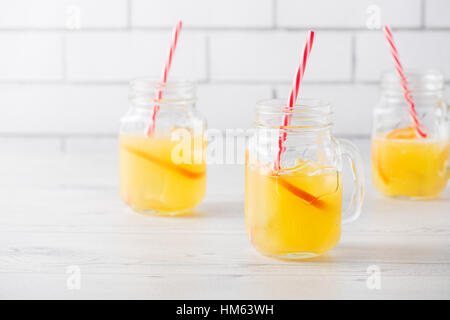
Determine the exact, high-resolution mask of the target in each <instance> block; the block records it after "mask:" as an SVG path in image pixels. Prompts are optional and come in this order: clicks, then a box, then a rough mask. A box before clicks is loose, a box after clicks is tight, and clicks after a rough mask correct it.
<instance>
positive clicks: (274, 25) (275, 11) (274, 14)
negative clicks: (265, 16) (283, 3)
mask: <svg viewBox="0 0 450 320" xmlns="http://www.w3.org/2000/svg"><path fill="white" fill-rule="evenodd" d="M277 14H278V1H277V0H272V29H273V30H276V29H277V27H278V19H277Z"/></svg>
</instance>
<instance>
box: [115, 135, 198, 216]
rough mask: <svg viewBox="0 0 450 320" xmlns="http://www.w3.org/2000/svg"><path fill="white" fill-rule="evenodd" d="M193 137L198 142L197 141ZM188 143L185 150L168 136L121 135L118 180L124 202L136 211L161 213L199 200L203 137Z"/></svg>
mask: <svg viewBox="0 0 450 320" xmlns="http://www.w3.org/2000/svg"><path fill="white" fill-rule="evenodd" d="M195 139H197V142H198V141H201V142H200V143H199V144H198V143H197V144H196V141H195ZM190 142H191V144H190V145H191V147H190V148H188V149H187V150H186V148H184V149H183V148H179V143H180V142H179V141H173V140H171V139H170V138H150V137H138V136H127V135H121V136H120V138H119V179H120V195H121V197H122V199H123V201H124V202H125V203H127V204H128V205H129V206H131V207H132V208H133V209H134V210H136V211H138V212H144V213H160V214H178V213H182V212H186V211H189V210H190V209H192V208H194V207H195V206H196V205H197V204H198V203H200V201H201V200H202V199H203V197H204V195H205V191H206V163H205V161H204V158H203V156H202V153H203V148H204V143H203V140H202V137H197V138H195V137H194V138H192V141H190ZM183 152H189V153H191V154H188V155H186V154H185V155H183ZM196 154H200V158H199V157H196V156H195V155H196ZM183 159H184V161H181V162H180V160H183ZM186 159H187V161H186ZM199 159H200V160H199Z"/></svg>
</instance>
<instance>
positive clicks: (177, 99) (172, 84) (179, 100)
mask: <svg viewBox="0 0 450 320" xmlns="http://www.w3.org/2000/svg"><path fill="white" fill-rule="evenodd" d="M160 93H162V94H161V95H160ZM158 97H160V98H159V99H158ZM129 98H130V100H132V101H134V102H135V104H137V105H141V106H145V105H148V104H152V103H160V104H170V105H174V104H175V105H176V104H186V103H192V102H195V101H197V96H196V84H195V82H193V81H190V80H186V79H183V78H171V79H170V80H169V81H167V82H166V83H161V82H160V81H159V80H156V79H155V78H137V79H134V80H132V81H130V97H129Z"/></svg>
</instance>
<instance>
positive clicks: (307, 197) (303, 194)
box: [278, 177, 325, 209]
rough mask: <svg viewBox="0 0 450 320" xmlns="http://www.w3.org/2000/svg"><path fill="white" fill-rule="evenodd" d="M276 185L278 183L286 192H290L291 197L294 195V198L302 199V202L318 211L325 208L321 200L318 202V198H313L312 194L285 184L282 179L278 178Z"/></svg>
mask: <svg viewBox="0 0 450 320" xmlns="http://www.w3.org/2000/svg"><path fill="white" fill-rule="evenodd" d="M278 183H280V185H282V186H283V187H284V188H285V189H286V190H288V191H289V192H291V193H292V194H293V195H295V196H296V197H299V198H301V199H303V200H304V201H306V202H307V203H309V204H310V205H312V206H314V207H316V208H318V209H323V208H324V207H325V202H324V201H322V200H319V199H318V198H316V197H315V196H313V195H312V194H310V193H308V192H306V191H304V190H302V189H300V188H298V187H296V186H294V185H292V184H290V183H289V182H287V181H286V180H285V179H283V178H282V177H279V178H278Z"/></svg>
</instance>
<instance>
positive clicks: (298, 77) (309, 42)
mask: <svg viewBox="0 0 450 320" xmlns="http://www.w3.org/2000/svg"><path fill="white" fill-rule="evenodd" d="M313 43H314V31H312V30H310V31H308V35H307V36H306V43H305V48H304V49H303V55H302V56H301V60H300V62H299V64H298V68H297V72H296V74H295V77H294V81H293V82H292V87H291V92H290V93H289V99H288V103H287V106H286V111H287V113H286V114H285V115H284V117H283V126H282V127H281V129H282V130H281V131H280V135H279V137H278V154H277V159H276V160H275V171H278V170H280V161H281V155H282V153H283V152H284V151H285V149H286V147H284V146H283V143H284V142H285V141H286V137H287V132H286V127H287V126H289V124H290V121H291V118H292V113H291V112H290V111H292V109H293V108H294V105H295V103H296V101H297V97H298V92H299V88H300V83H301V81H302V79H303V75H304V74H305V69H306V63H307V62H308V57H309V54H310V53H311V49H312V46H313ZM283 129H284V130H283Z"/></svg>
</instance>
